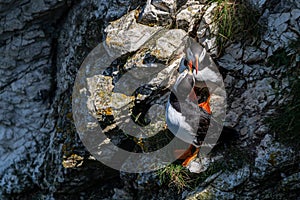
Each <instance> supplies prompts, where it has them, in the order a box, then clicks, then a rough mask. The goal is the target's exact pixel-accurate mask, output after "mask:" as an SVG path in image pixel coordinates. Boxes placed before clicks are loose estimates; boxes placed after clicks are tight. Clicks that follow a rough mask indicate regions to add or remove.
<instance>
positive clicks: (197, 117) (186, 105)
mask: <svg viewBox="0 0 300 200" xmlns="http://www.w3.org/2000/svg"><path fill="white" fill-rule="evenodd" d="M170 98H171V99H170V100H171V101H170V103H171V104H172V106H173V108H175V109H176V111H177V112H180V113H181V114H182V115H183V116H184V117H185V122H186V123H187V124H189V125H190V127H192V128H193V131H192V132H190V133H187V134H191V135H193V136H194V137H195V139H194V145H195V146H200V145H201V143H202V142H203V140H204V138H205V136H206V134H207V130H208V127H209V125H210V114H209V113H208V112H206V111H205V110H204V109H203V108H201V107H199V106H198V103H197V102H193V101H191V100H190V99H186V100H184V101H178V99H177V98H176V96H175V95H174V94H173V93H171V95H170Z"/></svg>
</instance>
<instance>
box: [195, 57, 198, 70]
mask: <svg viewBox="0 0 300 200" xmlns="http://www.w3.org/2000/svg"><path fill="white" fill-rule="evenodd" d="M195 60H196V74H198V60H199V59H198V56H195Z"/></svg>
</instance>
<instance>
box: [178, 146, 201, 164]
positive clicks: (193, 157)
mask: <svg viewBox="0 0 300 200" xmlns="http://www.w3.org/2000/svg"><path fill="white" fill-rule="evenodd" d="M199 150H200V148H197V149H196V151H195V152H194V153H193V155H192V156H189V157H188V158H187V159H185V161H184V162H183V163H182V166H183V167H187V166H188V165H189V164H190V162H191V161H192V160H194V159H195V158H196V157H197V155H198V153H199Z"/></svg>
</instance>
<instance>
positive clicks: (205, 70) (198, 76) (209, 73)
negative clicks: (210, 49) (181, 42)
mask: <svg viewBox="0 0 300 200" xmlns="http://www.w3.org/2000/svg"><path fill="white" fill-rule="evenodd" d="M184 53H185V57H183V58H182V61H181V62H182V63H181V68H180V69H179V71H183V70H184V67H185V68H190V69H192V72H193V75H194V78H195V86H196V87H198V88H203V87H210V88H215V87H217V86H218V85H220V84H222V81H223V79H222V76H221V75H220V74H219V73H218V68H217V66H216V65H215V63H214V61H213V60H212V59H211V58H210V56H209V55H208V54H207V51H206V49H205V48H203V47H202V46H201V45H200V44H199V43H198V42H196V41H195V40H194V39H192V38H188V39H187V44H186V46H185V48H184Z"/></svg>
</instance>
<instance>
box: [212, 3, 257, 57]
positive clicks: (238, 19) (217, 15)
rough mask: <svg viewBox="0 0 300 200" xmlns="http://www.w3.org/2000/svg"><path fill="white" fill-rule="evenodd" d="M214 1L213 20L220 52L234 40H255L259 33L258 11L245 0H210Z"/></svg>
mask: <svg viewBox="0 0 300 200" xmlns="http://www.w3.org/2000/svg"><path fill="white" fill-rule="evenodd" d="M210 2H211V3H213V2H216V3H217V7H216V8H215V11H214V16H213V21H214V23H215V30H216V32H217V33H216V37H217V46H218V48H219V52H220V54H223V53H224V49H225V47H226V46H227V45H228V44H229V43H231V42H234V41H236V40H252V41H253V40H257V39H259V37H260V35H261V30H262V29H261V25H260V24H259V23H258V21H259V18H260V13H259V12H258V11H257V10H255V9H254V8H253V7H251V6H250V5H249V4H248V3H247V2H246V1H245V0H210Z"/></svg>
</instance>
